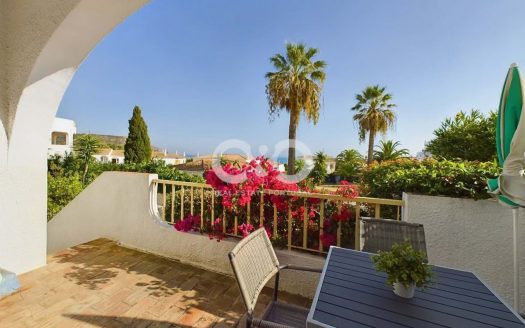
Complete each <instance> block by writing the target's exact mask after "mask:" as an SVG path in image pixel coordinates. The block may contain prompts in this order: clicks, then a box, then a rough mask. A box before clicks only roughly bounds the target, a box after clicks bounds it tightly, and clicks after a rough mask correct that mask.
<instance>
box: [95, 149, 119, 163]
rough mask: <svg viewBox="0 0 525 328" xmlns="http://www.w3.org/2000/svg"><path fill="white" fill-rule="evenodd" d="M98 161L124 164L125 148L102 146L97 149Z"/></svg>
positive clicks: (96, 157)
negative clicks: (115, 148)
mask: <svg viewBox="0 0 525 328" xmlns="http://www.w3.org/2000/svg"><path fill="white" fill-rule="evenodd" d="M93 157H95V159H96V161H97V162H101V163H115V164H124V151H123V150H118V149H117V150H114V149H111V148H102V149H99V150H98V151H97V153H96V154H95V155H93Z"/></svg>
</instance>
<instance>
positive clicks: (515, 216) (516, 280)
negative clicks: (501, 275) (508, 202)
mask: <svg viewBox="0 0 525 328" xmlns="http://www.w3.org/2000/svg"><path fill="white" fill-rule="evenodd" d="M518 210H519V208H514V209H512V217H513V226H514V236H513V247H514V308H515V309H516V311H518V312H519V310H520V284H519V281H520V277H519V263H518Z"/></svg>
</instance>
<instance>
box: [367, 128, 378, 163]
mask: <svg viewBox="0 0 525 328" xmlns="http://www.w3.org/2000/svg"><path fill="white" fill-rule="evenodd" d="M375 138H376V134H375V133H374V132H373V131H370V133H369V135H368V158H367V159H366V162H367V164H368V165H370V164H372V162H373V161H374V142H375Z"/></svg>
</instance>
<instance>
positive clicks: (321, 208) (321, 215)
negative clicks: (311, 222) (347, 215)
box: [319, 199, 325, 252]
mask: <svg viewBox="0 0 525 328" xmlns="http://www.w3.org/2000/svg"><path fill="white" fill-rule="evenodd" d="M324 202H325V200H324V199H321V202H320V203H319V251H320V252H322V251H323V241H322V239H321V236H322V235H323V233H324Z"/></svg>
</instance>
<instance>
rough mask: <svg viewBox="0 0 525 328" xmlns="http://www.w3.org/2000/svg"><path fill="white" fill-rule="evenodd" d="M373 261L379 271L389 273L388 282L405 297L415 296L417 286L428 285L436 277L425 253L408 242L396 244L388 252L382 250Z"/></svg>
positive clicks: (396, 291)
mask: <svg viewBox="0 0 525 328" xmlns="http://www.w3.org/2000/svg"><path fill="white" fill-rule="evenodd" d="M372 262H373V263H374V265H375V268H376V270H377V271H381V272H384V273H386V274H387V275H388V278H387V280H386V283H387V284H388V285H391V286H393V289H394V293H395V294H396V295H398V296H401V297H405V298H412V297H414V290H415V288H416V287H420V288H424V287H426V286H428V285H429V284H431V283H432V279H433V277H434V275H433V273H432V270H431V267H430V265H428V264H427V263H426V258H425V255H424V254H423V253H422V252H419V251H416V250H414V248H413V247H412V245H410V244H409V243H408V242H405V243H402V244H394V245H393V246H392V249H391V250H390V251H388V252H385V251H380V252H379V254H377V255H374V256H372Z"/></svg>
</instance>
